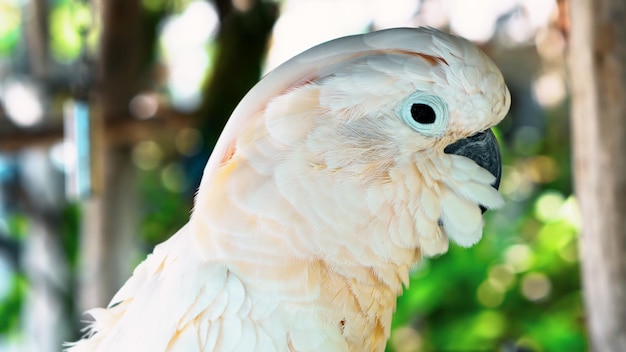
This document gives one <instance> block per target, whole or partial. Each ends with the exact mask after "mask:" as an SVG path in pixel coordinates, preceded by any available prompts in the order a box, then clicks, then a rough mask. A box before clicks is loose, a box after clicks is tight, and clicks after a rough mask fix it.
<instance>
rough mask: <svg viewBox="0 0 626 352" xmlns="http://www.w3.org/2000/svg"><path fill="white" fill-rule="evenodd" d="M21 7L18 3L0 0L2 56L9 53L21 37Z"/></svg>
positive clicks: (0, 52)
mask: <svg viewBox="0 0 626 352" xmlns="http://www.w3.org/2000/svg"><path fill="white" fill-rule="evenodd" d="M21 22H22V19H21V17H20V9H19V7H18V6H17V4H11V3H9V2H6V3H5V2H0V56H7V55H9V54H10V53H11V52H12V51H13V49H15V47H16V45H17V43H18V41H19V38H20V25H21Z"/></svg>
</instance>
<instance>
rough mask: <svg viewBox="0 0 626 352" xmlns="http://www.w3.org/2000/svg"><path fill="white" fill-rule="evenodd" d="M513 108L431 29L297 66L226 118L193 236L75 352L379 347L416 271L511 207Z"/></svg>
mask: <svg viewBox="0 0 626 352" xmlns="http://www.w3.org/2000/svg"><path fill="white" fill-rule="evenodd" d="M509 105H510V94H509V92H508V89H507V88H506V85H505V83H504V80H503V78H502V75H501V73H500V71H499V70H498V68H497V67H496V65H495V64H494V63H493V62H492V61H491V60H490V59H489V58H488V57H487V56H486V55H485V54H484V53H482V52H481V51H480V50H479V49H478V48H477V47H476V46H475V45H473V44H471V43H470V42H468V41H466V40H464V39H462V38H459V37H456V36H453V35H450V34H446V33H443V32H440V31H438V30H435V29H431V28H417V29H415V28H395V29H389V30H382V31H378V32H372V33H369V34H364V35H355V36H349V37H345V38H340V39H336V40H333V41H330V42H327V43H324V44H321V45H319V46H316V47H314V48H312V49H309V50H307V51H305V52H303V53H302V54H300V55H298V56H296V57H294V58H293V59H291V60H289V61H288V62H286V63H285V64H283V65H281V66H279V67H278V68H277V69H276V70H274V71H273V72H271V73H270V74H268V75H267V76H266V77H265V78H263V79H262V80H261V81H260V82H259V83H258V84H257V85H256V86H255V87H254V88H253V89H252V90H250V92H249V93H248V94H247V95H246V96H245V97H244V98H243V100H242V101H241V103H240V104H239V105H238V106H237V108H236V109H235V111H234V112H233V114H232V116H231V118H230V120H229V122H228V123H227V125H226V127H225V129H224V131H223V133H222V135H221V137H220V139H219V141H218V143H217V145H216V147H215V149H214V151H213V153H212V155H211V157H210V159H209V161H208V163H207V166H206V168H205V171H204V174H203V178H202V181H201V184H200V187H199V191H198V194H197V197H196V199H195V205H194V210H193V213H192V215H191V217H190V220H189V222H188V223H187V224H186V225H185V226H183V228H181V229H180V230H179V231H178V232H177V233H176V234H175V235H174V236H172V237H171V238H170V239H168V240H167V241H165V242H164V243H162V244H160V245H158V246H157V247H156V248H155V249H154V252H153V253H152V254H150V255H149V256H148V257H147V259H146V260H145V261H144V262H143V263H141V264H140V265H139V266H138V267H137V268H136V269H135V271H134V273H133V275H132V277H131V278H130V279H129V280H128V281H127V282H126V284H124V286H123V287H122V288H121V289H120V290H119V292H117V294H116V295H115V296H114V297H113V299H112V300H111V303H110V305H109V306H108V307H107V308H99V309H94V310H91V311H90V314H91V315H92V316H93V318H94V321H93V323H92V325H91V327H90V331H89V333H88V334H87V336H86V338H85V339H84V340H81V341H78V342H77V343H74V344H71V345H70V347H69V350H70V351H72V352H76V351H382V350H384V348H385V344H386V340H387V338H388V336H389V334H390V324H391V319H392V315H393V312H394V310H395V306H396V297H397V296H398V295H399V294H401V293H402V289H403V286H407V285H408V282H409V270H410V269H411V267H412V266H413V265H414V264H415V263H416V262H418V261H419V260H420V258H421V257H422V256H435V255H438V254H441V253H444V252H445V251H446V250H447V248H448V242H449V240H452V241H453V242H456V243H457V244H459V245H461V246H470V245H473V244H475V243H476V242H477V241H478V240H479V239H480V238H481V236H482V226H483V219H482V212H481V207H484V208H497V207H499V206H501V205H502V204H503V200H502V197H501V196H500V194H499V193H498V191H497V190H496V188H495V187H494V186H495V185H496V184H497V182H498V181H499V173H500V160H499V151H498V147H497V142H496V140H495V138H494V136H493V134H492V133H491V132H490V130H489V129H490V127H492V126H494V125H496V124H497V123H498V122H499V121H500V120H501V119H503V117H504V116H505V114H506V113H507V111H508V108H509ZM417 289H419V288H417Z"/></svg>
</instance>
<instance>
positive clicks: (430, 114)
mask: <svg viewBox="0 0 626 352" xmlns="http://www.w3.org/2000/svg"><path fill="white" fill-rule="evenodd" d="M411 116H412V117H413V120H415V122H417V123H423V124H429V123H433V122H435V119H436V118H437V116H436V114H435V110H433V108H431V107H430V106H428V105H426V104H423V103H418V104H413V105H411Z"/></svg>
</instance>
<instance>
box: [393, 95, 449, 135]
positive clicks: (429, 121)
mask: <svg viewBox="0 0 626 352" xmlns="http://www.w3.org/2000/svg"><path fill="white" fill-rule="evenodd" d="M399 110H400V111H399V114H400V117H401V118H402V120H403V121H404V123H406V124H407V125H408V126H409V127H411V128H412V129H414V130H415V131H417V132H419V133H422V134H424V135H426V136H429V137H438V136H441V135H443V134H444V132H445V130H446V127H447V125H448V117H449V113H448V105H447V104H446V103H445V102H444V101H443V100H442V99H441V98H440V97H438V96H436V95H431V94H427V93H424V92H421V91H417V92H414V93H412V94H411V95H409V96H408V97H406V98H405V99H404V100H403V101H402V103H401V104H400V108H399Z"/></svg>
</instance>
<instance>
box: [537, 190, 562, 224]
mask: <svg viewBox="0 0 626 352" xmlns="http://www.w3.org/2000/svg"><path fill="white" fill-rule="evenodd" d="M564 202H565V198H564V197H563V195H562V194H561V193H560V192H557V191H546V192H544V193H543V194H541V195H540V196H539V198H538V199H537V201H536V202H535V217H536V218H537V219H538V220H540V221H543V222H550V221H552V220H555V219H556V218H557V217H558V216H559V211H560V210H561V206H562V205H563V203H564Z"/></svg>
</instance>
